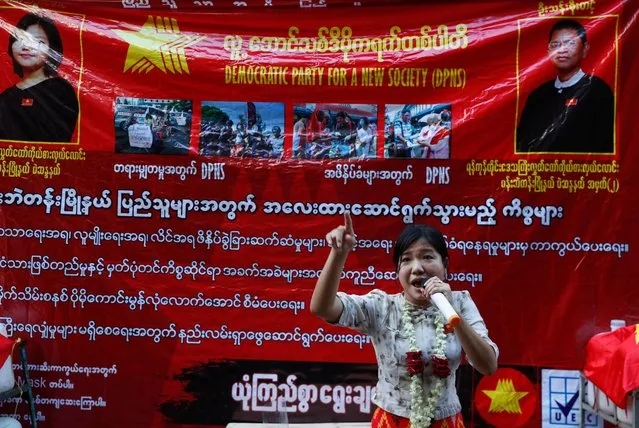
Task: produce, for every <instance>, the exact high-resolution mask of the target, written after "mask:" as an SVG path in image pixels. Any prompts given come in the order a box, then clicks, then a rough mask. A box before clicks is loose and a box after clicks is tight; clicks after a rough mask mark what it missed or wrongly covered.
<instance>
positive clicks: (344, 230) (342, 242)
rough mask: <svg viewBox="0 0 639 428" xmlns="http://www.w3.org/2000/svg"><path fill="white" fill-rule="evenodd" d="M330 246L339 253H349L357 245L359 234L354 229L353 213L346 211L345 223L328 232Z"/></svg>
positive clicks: (327, 237)
mask: <svg viewBox="0 0 639 428" xmlns="http://www.w3.org/2000/svg"><path fill="white" fill-rule="evenodd" d="M326 242H328V246H329V247H331V248H332V249H333V251H336V252H338V253H348V252H350V251H351V250H352V249H353V248H354V247H355V245H357V235H356V234H355V231H354V230H353V221H352V220H351V213H350V212H349V211H344V224H343V225H342V226H337V227H336V228H335V229H333V230H331V231H330V232H328V233H327V234H326Z"/></svg>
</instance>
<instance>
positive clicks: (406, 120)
mask: <svg viewBox="0 0 639 428" xmlns="http://www.w3.org/2000/svg"><path fill="white" fill-rule="evenodd" d="M384 122H385V123H384V157H385V158H407V159H449V158H450V145H451V137H452V129H453V125H452V108H451V105H450V104H388V105H387V106H386V112H385V120H384Z"/></svg>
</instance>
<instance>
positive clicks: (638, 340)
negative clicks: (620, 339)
mask: <svg viewBox="0 0 639 428" xmlns="http://www.w3.org/2000/svg"><path fill="white" fill-rule="evenodd" d="M635 343H636V344H639V324H637V325H636V326H635Z"/></svg>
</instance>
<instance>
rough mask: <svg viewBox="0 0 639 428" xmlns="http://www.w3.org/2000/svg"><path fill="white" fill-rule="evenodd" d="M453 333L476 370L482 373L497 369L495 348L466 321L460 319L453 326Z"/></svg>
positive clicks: (490, 372)
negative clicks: (458, 322)
mask: <svg viewBox="0 0 639 428" xmlns="http://www.w3.org/2000/svg"><path fill="white" fill-rule="evenodd" d="M455 334H456V335H457V338H458V339H459V342H460V343H461V345H462V348H463V349H464V352H465V353H466V356H467V357H468V358H469V359H470V360H471V361H472V362H473V365H474V366H475V368H476V369H477V371H479V372H480V373H481V374H483V375H489V374H493V373H495V371H496V370H497V355H495V350H494V349H493V348H492V347H491V346H490V345H489V344H488V343H486V341H485V340H484V339H482V337H481V336H480V335H479V334H477V332H476V331H475V330H473V328H472V327H471V326H470V325H468V323H466V321H464V320H463V319H462V321H461V323H460V324H459V325H458V326H457V327H456V328H455Z"/></svg>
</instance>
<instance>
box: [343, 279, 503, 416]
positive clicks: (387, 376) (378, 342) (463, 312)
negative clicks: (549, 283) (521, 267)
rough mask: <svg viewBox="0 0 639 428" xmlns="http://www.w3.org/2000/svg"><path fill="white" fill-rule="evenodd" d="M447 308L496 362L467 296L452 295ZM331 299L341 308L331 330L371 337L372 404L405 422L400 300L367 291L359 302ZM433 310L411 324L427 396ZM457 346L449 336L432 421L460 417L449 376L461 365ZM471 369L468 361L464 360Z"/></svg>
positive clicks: (405, 346)
mask: <svg viewBox="0 0 639 428" xmlns="http://www.w3.org/2000/svg"><path fill="white" fill-rule="evenodd" d="M452 294H453V298H452V302H451V304H452V306H453V308H455V310H456V311H457V313H458V314H459V316H461V317H462V318H463V319H464V321H465V322H466V323H467V324H468V325H469V326H470V327H471V328H472V329H473V330H475V331H476V332H477V334H479V336H480V337H481V338H482V339H484V341H486V343H487V344H488V345H490V346H491V347H492V348H493V349H494V350H495V355H496V356H497V357H499V349H498V348H497V345H495V343H494V342H493V341H492V340H490V338H489V337H488V329H487V328H486V324H484V320H483V319H482V317H481V315H480V314H479V311H478V310H477V306H476V305H475V303H474V302H473V299H472V298H471V297H470V294H469V293H468V291H453V292H452ZM337 296H338V297H339V299H340V300H341V301H342V304H343V305H344V310H343V312H342V315H341V316H340V318H339V320H338V322H337V324H338V325H341V326H343V327H349V328H351V329H354V330H357V331H359V332H362V333H365V334H367V335H369V336H371V339H372V341H373V347H374V348H375V355H376V357H377V365H378V371H377V377H378V380H377V387H376V388H375V389H376V391H375V394H374V395H373V397H372V401H373V403H375V404H376V405H377V406H379V407H381V408H382V409H384V410H386V411H388V412H390V413H392V414H394V415H397V416H402V417H405V418H408V417H410V408H411V397H410V376H409V375H408V372H407V369H406V367H407V366H406V352H407V351H408V350H409V338H408V337H407V336H406V335H405V334H404V329H403V322H402V313H403V310H404V303H405V299H404V295H403V293H398V294H387V293H385V292H383V291H381V290H373V291H371V292H370V293H368V294H366V295H363V296H360V295H353V294H346V293H343V292H338V293H337ZM438 313H439V312H438V309H437V308H436V307H434V306H432V305H431V306H429V307H427V308H424V309H423V310H421V311H420V313H419V316H418V317H417V318H413V323H414V325H415V336H416V340H417V347H418V348H419V349H420V350H421V351H422V353H423V355H424V356H425V360H426V367H425V369H424V373H423V374H422V376H423V384H424V393H425V394H428V392H429V391H430V380H431V374H432V365H431V364H429V361H430V356H431V355H432V353H433V347H434V342H435V327H434V316H435V315H437V314H438ZM461 352H462V348H461V344H460V342H459V340H458V339H457V336H456V335H455V334H447V335H446V347H445V353H446V357H447V358H448V366H449V367H450V370H451V375H450V376H448V378H447V379H446V383H445V384H444V387H443V388H442V392H441V394H440V396H439V400H438V402H437V407H436V408H435V412H434V420H440V419H444V418H446V417H448V416H452V415H455V414H457V413H459V412H460V411H461V404H460V403H459V398H458V397H457V390H456V389H455V371H456V370H457V367H459V363H460V362H461ZM468 362H469V363H470V364H471V365H472V364H473V363H472V361H470V360H468Z"/></svg>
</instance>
